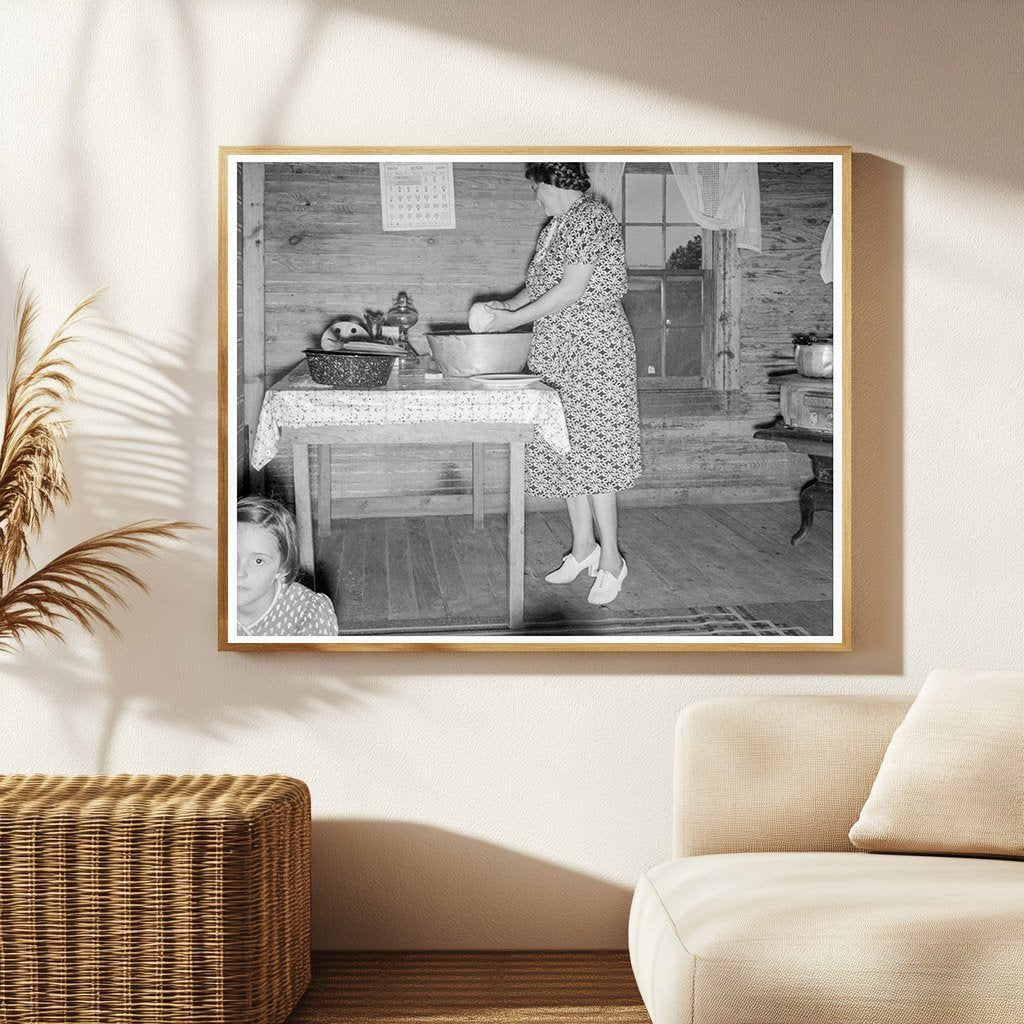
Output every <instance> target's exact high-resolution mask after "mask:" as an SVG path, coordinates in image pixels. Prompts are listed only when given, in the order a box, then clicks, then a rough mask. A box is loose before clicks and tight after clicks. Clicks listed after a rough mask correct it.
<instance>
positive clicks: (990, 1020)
mask: <svg viewBox="0 0 1024 1024" xmlns="http://www.w3.org/2000/svg"><path fill="white" fill-rule="evenodd" d="M629 951H630V959H631V961H632V965H633V971H634V973H635V974H636V979H637V984H638V986H639V988H640V993H641V995H642V996H643V999H644V1003H645V1005H646V1006H647V1011H648V1013H649V1014H650V1016H651V1020H652V1022H653V1024H807V1022H811V1021H813V1022H814V1024H833V1022H834V1024H909V1022H929V1024H930V1022H934V1021H944V1022H947V1021H957V1022H958V1024H994V1022H996V1021H1020V1020H1024V986H1022V985H1021V981H1020V979H1021V977H1022V975H1024V863H1021V862H1019V861H1010V860H976V859H968V858H949V857H917V856H885V855H881V856H866V855H862V854H858V853H737V854H714V855H710V856H703V857H685V858H682V859H679V860H674V861H670V862H668V863H667V864H662V865H661V866H660V867H657V868H654V869H653V870H651V871H649V872H647V873H646V874H645V875H644V876H643V878H641V880H640V883H639V885H638V886H637V889H636V893H635V895H634V898H633V907H632V911H631V913H630V923H629Z"/></svg>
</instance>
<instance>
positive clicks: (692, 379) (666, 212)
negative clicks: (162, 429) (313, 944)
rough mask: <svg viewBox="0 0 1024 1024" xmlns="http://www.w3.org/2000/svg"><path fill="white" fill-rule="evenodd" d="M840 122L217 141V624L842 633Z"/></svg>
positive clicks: (537, 639)
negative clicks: (406, 140)
mask: <svg viewBox="0 0 1024 1024" xmlns="http://www.w3.org/2000/svg"><path fill="white" fill-rule="evenodd" d="M848 194H849V150H848V149H846V148H842V147H832V148H828V149H824V148H823V149H808V148H792V149H777V150H765V149H749V150H739V149H723V150H721V151H717V150H713V149H700V150H673V151H669V150H639V149H636V150H633V149H613V150H610V151H607V150H602V151H591V150H580V149H569V150H559V151H553V150H552V151H546V150H541V151H531V152H520V151H518V150H516V151H508V150H506V151H490V150H480V151H474V152H468V151H461V150H460V151H451V152H446V151H442V150H437V151H424V150H396V151H372V150H365V151H360V152H354V151H348V150H294V151H283V150H274V151H266V152H261V151H259V150H252V149H230V148H225V149H222V150H221V248H220V253H221V277H220V280H221V296H220V299H221V395H220V401H221V472H222V509H221V534H222V535H221V537H220V551H221V560H220V564H221V605H220V617H221V621H220V637H221V646H222V648H225V649H252V648H257V649H259V648H272V647H280V646H282V645H288V646H290V645H303V646H306V645H310V646H316V647H328V648H330V647H337V648H338V649H360V650H364V649H377V648H380V649H395V648H406V647H409V648H413V647H418V646H421V645H427V646H431V647H434V646H438V645H443V646H453V647H466V648H476V649H505V648H508V649H515V648H519V647H527V648H528V647H538V646H539V647H542V648H546V647H552V648H554V647H563V648H572V649H586V648H590V647H593V648H595V649H607V648H610V649H620V648H632V647H636V648H638V649H640V648H652V649H659V648H667V649H679V650H687V649H693V650H710V649H726V650H728V649H744V650H754V651H761V650H783V649H786V650H846V649H849V644H850V635H851V623H850V621H849V619H850V614H849V587H850V580H849V565H848V564H847V559H846V555H845V552H846V551H847V550H848V543H847V542H848V536H849V533H848V531H849V529H850V523H849V508H850V503H849V490H848V467H847V465H846V461H847V460H846V459H845V458H844V453H845V452H847V451H848V450H849V444H848V442H849V430H850V423H849V414H848V410H849V407H850V406H849V398H850V396H849V374H848V364H849V353H848V351H847V350H846V349H847V346H846V344H844V339H846V338H848V336H849V335H848V329H849V317H848V313H847V310H848V308H849V301H850V296H849V223H848Z"/></svg>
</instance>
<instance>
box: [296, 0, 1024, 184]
mask: <svg viewBox="0 0 1024 1024" xmlns="http://www.w3.org/2000/svg"><path fill="white" fill-rule="evenodd" d="M316 6H317V7H322V6H323V5H322V4H317V5H316ZM329 6H330V7H331V8H332V9H333V10H334V11H335V12H338V13H341V12H345V13H348V12H357V13H358V14H360V15H363V16H366V17H368V18H373V19H374V20H377V21H379V22H381V23H382V25H384V26H387V25H389V24H393V25H399V26H402V25H405V26H410V27H412V28H414V29H417V30H426V31H428V32H432V33H436V34H437V35H438V36H440V37H447V38H449V39H453V40H459V41H465V42H467V43H470V44H475V45H479V46H483V47H488V48H490V49H491V50H493V51H495V52H498V53H501V54H522V55H525V56H526V57H528V58H529V59H531V60H533V61H542V62H545V63H547V64H549V65H550V66H552V67H555V68H558V67H571V68H574V69H577V70H579V71H582V72H584V73H586V74H592V75H595V76H599V78H600V79H602V80H607V79H613V80H616V81H619V82H622V83H623V84H625V85H626V86H629V87H631V88H636V87H639V88H640V89H642V90H646V91H649V92H650V93H651V94H653V95H655V96H656V95H657V94H661V95H662V96H664V97H666V98H671V99H676V100H679V101H681V102H683V103H686V104H689V105H692V106H694V107H698V108H700V107H703V108H705V109H707V110H708V111H714V112H722V113H724V114H726V115H729V114H730V113H735V114H737V115H739V116H740V117H742V118H744V119H745V124H744V127H742V128H740V129H739V131H741V132H744V133H748V134H741V135H740V136H739V137H729V138H723V137H721V136H719V137H716V138H714V139H707V138H695V137H692V136H683V137H679V136H675V137H673V138H671V139H669V140H666V139H663V138H661V137H659V136H654V135H652V134H651V131H650V130H648V129H647V128H646V126H645V125H644V124H643V123H642V122H634V123H633V124H631V125H630V128H631V131H632V134H631V135H630V137H629V138H607V137H605V136H602V137H599V138H596V139H587V140H585V141H586V142H587V143H588V144H593V145H628V144H633V145H636V144H644V143H654V142H655V141H657V142H658V143H667V144H671V145H680V146H684V145H685V146H693V145H698V146H706V145H709V144H724V143H733V144H737V145H745V144H754V143H755V142H756V143H759V144H765V143H766V140H765V132H766V131H768V132H770V135H771V139H770V144H774V145H791V144H794V143H807V142H808V137H810V139H811V140H813V142H814V144H823V143H824V141H825V140H829V141H840V142H842V141H845V140H848V139H856V140H857V143H858V144H859V146H860V147H862V148H865V149H877V150H879V151H882V152H886V151H887V152H890V153H899V154H901V155H905V156H906V157H907V158H908V159H910V160H915V161H916V160H921V161H925V162H927V163H929V164H931V165H933V166H935V167H942V168H949V169H950V170H953V171H955V172H957V173H968V174H971V175H972V176H974V177H976V178H978V179H980V180H983V181H984V180H988V181H992V180H996V181H1005V182H1009V183H1011V184H1013V185H1015V186H1017V187H1019V186H1020V184H1021V176H1020V161H1019V148H1020V146H1019V132H1017V131H1014V130H1013V129H1012V128H1010V127H1007V128H1005V129H1003V130H1000V129H998V128H996V127H994V126H1000V125H1002V126H1016V125H1018V123H1019V120H1020V117H1019V109H1018V108H1019V105H1020V96H1021V88H1020V83H1021V78H1020V76H1019V73H1018V74H1016V77H1011V75H1010V69H1014V71H1016V69H1017V68H1018V65H1019V48H1020V39H1021V27H1022V18H1021V13H1020V7H1019V5H1016V4H1000V3H989V4H949V3H943V4H941V5H935V4H929V3H922V4H901V5H893V6H891V7H888V8H881V7H879V6H877V5H875V4H868V3H847V4H823V5H815V4H803V3H801V4H797V3H793V4H782V5H780V4H741V5H738V6H737V5H734V4H706V3H680V4H671V3H665V4H657V5H644V6H643V7H642V8H637V9H636V10H630V9H629V8H626V7H624V6H623V5H622V4H621V3H619V2H618V0H567V2H565V3H562V4H559V5H558V8H557V15H553V14H552V8H551V5H550V4H548V3H546V2H545V0H521V2H520V3H518V4H516V6H515V8H514V12H513V11H511V10H510V9H509V8H508V7H507V6H505V5H500V4H479V3H475V2H474V0H453V2H449V3H445V4H409V3H405V2H403V0H332V2H331V3H330V5H329ZM937 7H938V9H936V8H937ZM951 54H958V55H966V56H965V59H964V60H963V61H958V60H954V59H953V58H952V57H951ZM970 55H975V57H974V59H970ZM449 59H450V58H449ZM576 88H577V89H578V90H579V96H578V98H579V100H580V103H581V104H586V103H587V101H588V96H587V92H586V88H587V86H586V83H581V84H579V85H578V86H576ZM552 109H557V107H555V106H554V105H553V107H552ZM584 116H585V115H584ZM540 117H541V118H543V112H541V114H540ZM756 122H760V124H758V125H757V126H756V127H754V128H752V129H751V128H749V127H747V126H748V125H750V124H752V123H756ZM761 125H763V126H764V127H763V128H762V127H761ZM446 128H447V125H446ZM448 130H449V131H450V130H451V129H450V128H449V129H448ZM556 130H557V131H558V132H559V133H560V134H558V135H556V136H555V137H554V138H550V139H549V138H548V136H547V134H545V130H542V131H541V137H542V138H544V139H545V140H546V141H548V142H549V143H551V144H554V145H560V144H568V143H570V142H571V143H576V144H580V143H581V142H582V141H584V140H580V139H578V132H574V133H572V134H570V131H571V130H565V129H562V128H561V127H560V126H559V128H558V129H556ZM787 130H788V131H790V132H798V133H801V135H800V137H799V138H793V137H792V135H790V137H788V138H787V137H786V135H785V133H786V132H787ZM752 131H753V132H757V133H758V136H757V138H756V139H755V138H752V137H751V135H750V134H749V133H750V132H752ZM837 133H840V137H839V139H838V140H837V138H836V136H837ZM567 136H568V137H567ZM534 138H535V136H530V137H528V138H522V139H515V140H511V139H510V140H507V141H508V142H509V143H513V142H514V143H515V144H517V145H520V144H521V145H529V144H530V143H531V142H533V141H534ZM819 140H820V142H819ZM393 141H394V142H396V143H397V142H398V140H393ZM438 144H440V140H438Z"/></svg>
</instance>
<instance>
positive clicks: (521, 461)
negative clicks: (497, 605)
mask: <svg viewBox="0 0 1024 1024" xmlns="http://www.w3.org/2000/svg"><path fill="white" fill-rule="evenodd" d="M525 513H526V445H525V443H524V442H522V441H513V442H512V443H511V444H510V445H509V452H508V624H509V627H510V628H511V629H512V631H513V632H519V631H521V630H522V628H523V588H524V584H525V578H526V546H525Z"/></svg>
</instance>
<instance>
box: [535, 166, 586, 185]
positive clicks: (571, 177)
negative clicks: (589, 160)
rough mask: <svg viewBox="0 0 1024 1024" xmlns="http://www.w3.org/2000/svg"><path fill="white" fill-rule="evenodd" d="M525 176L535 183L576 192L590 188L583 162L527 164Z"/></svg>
mask: <svg viewBox="0 0 1024 1024" xmlns="http://www.w3.org/2000/svg"><path fill="white" fill-rule="evenodd" d="M526 177H527V178H529V179H530V181H535V182H537V184H544V185H554V186H555V188H571V189H575V190H576V191H577V192H586V191H587V189H589V188H590V178H588V177H587V169H586V167H584V166H583V164H527V165H526Z"/></svg>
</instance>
